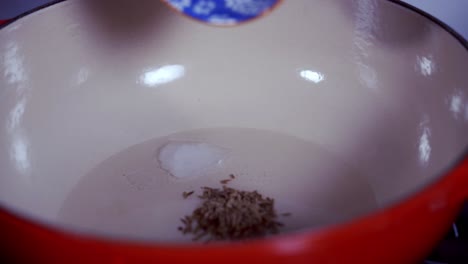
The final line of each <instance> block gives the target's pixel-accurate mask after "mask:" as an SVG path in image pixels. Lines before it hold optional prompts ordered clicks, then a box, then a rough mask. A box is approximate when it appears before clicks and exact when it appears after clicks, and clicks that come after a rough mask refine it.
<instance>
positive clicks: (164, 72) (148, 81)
mask: <svg viewBox="0 0 468 264" xmlns="http://www.w3.org/2000/svg"><path fill="white" fill-rule="evenodd" d="M184 75H185V67H184V66H183V65H178V64H174V65H165V66H162V67H160V68H157V69H150V70H147V71H145V72H144V73H143V74H142V75H141V76H140V78H139V80H138V83H140V84H143V85H145V86H147V87H155V86H158V85H161V84H165V83H169V82H173V81H175V80H177V79H180V78H182V77H183V76H184Z"/></svg>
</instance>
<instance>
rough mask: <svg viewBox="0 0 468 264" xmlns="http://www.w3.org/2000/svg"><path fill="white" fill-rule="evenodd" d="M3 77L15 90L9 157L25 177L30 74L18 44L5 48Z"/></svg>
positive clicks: (28, 149)
mask: <svg viewBox="0 0 468 264" xmlns="http://www.w3.org/2000/svg"><path fill="white" fill-rule="evenodd" d="M2 63H3V68H4V71H3V75H4V77H5V80H6V83H7V85H9V86H11V87H12V88H14V89H15V92H16V96H17V97H16V99H15V100H16V103H15V105H14V106H13V107H12V108H11V110H10V112H9V116H8V120H7V122H6V130H7V134H8V135H9V137H10V138H9V139H8V140H9V142H10V143H11V145H10V146H9V156H10V159H11V160H12V161H13V162H14V164H15V167H16V169H17V170H18V172H20V173H21V174H23V175H27V174H29V171H30V166H31V162H30V154H29V152H30V147H29V144H28V140H27V135H26V133H25V131H24V129H23V128H22V127H21V122H22V119H23V116H24V113H25V111H26V108H27V98H28V92H29V88H28V74H27V71H26V69H25V67H24V58H23V56H22V54H21V47H20V46H19V45H18V44H17V43H16V42H10V43H8V44H7V45H6V46H5V53H4V54H3V62H2Z"/></svg>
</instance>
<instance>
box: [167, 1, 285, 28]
mask: <svg viewBox="0 0 468 264" xmlns="http://www.w3.org/2000/svg"><path fill="white" fill-rule="evenodd" d="M164 1H165V2H167V3H168V4H169V5H170V6H172V7H173V8H175V9H177V10H179V11H180V12H181V13H184V14H185V15H188V16H190V17H192V18H195V19H197V20H200V21H202V22H205V23H208V24H212V25H235V24H238V23H241V22H246V21H248V20H251V19H254V18H256V17H258V16H261V15H262V14H264V13H265V12H266V11H268V10H270V9H272V8H273V7H274V6H275V5H276V4H277V3H278V2H280V1H281V0H164Z"/></svg>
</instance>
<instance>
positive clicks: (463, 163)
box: [0, 0, 468, 254]
mask: <svg viewBox="0 0 468 264" xmlns="http://www.w3.org/2000/svg"><path fill="white" fill-rule="evenodd" d="M66 1H67V0H53V1H51V2H49V3H46V4H44V5H40V6H38V7H36V8H34V9H31V10H29V11H27V12H24V13H22V14H20V15H18V16H16V17H14V18H11V19H7V20H0V30H2V29H3V28H5V27H6V26H7V25H9V24H11V23H14V22H15V21H17V20H19V19H21V18H23V17H25V16H28V15H30V14H32V13H35V12H37V11H40V10H43V9H45V8H48V7H50V6H53V5H56V4H59V3H62V2H66ZM159 1H163V2H165V1H164V0H159ZM387 1H388V2H390V3H392V4H395V5H399V6H401V7H403V8H405V9H407V10H409V11H410V12H414V13H416V14H417V15H420V16H422V17H424V18H425V19H427V20H429V21H431V22H432V23H434V24H436V25H438V26H440V27H441V28H442V29H444V30H445V31H447V32H448V33H449V34H450V35H452V36H453V37H454V38H455V39H456V40H458V42H459V43H460V44H461V45H462V46H463V47H464V48H465V50H466V51H467V52H468V41H467V40H466V39H465V38H464V37H463V36H462V35H461V34H459V33H458V32H457V31H455V30H454V29H453V28H451V27H450V26H448V25H447V24H446V23H444V22H442V21H441V20H439V19H438V18H436V17H434V16H432V15H431V14H429V13H427V12H425V11H423V10H421V9H419V8H417V7H414V6H412V5H410V4H408V3H405V2H402V1H399V0H387ZM283 2H284V1H283V0H280V1H278V4H277V5H279V3H282V4H285V3H283ZM275 8H276V6H275ZM275 8H272V10H273V9H275ZM269 12H270V11H268V12H267V13H269ZM263 15H266V14H263ZM263 15H262V16H263ZM182 16H185V15H182ZM253 20H256V19H253ZM197 22H199V21H197ZM249 22H250V21H249ZM241 24H243V23H241ZM466 175H468V147H467V148H465V150H464V151H463V152H462V153H461V154H460V156H459V157H458V159H456V160H455V161H453V162H452V164H450V165H449V166H447V168H446V169H445V170H443V171H442V172H441V173H440V176H439V177H436V178H435V179H434V180H432V181H430V182H428V183H426V184H424V185H421V186H420V187H419V188H417V189H415V190H414V191H413V192H411V193H410V194H407V195H405V196H403V197H401V198H400V199H399V200H397V201H395V202H393V203H391V204H390V205H388V206H385V207H384V208H381V209H380V210H374V211H372V212H370V213H368V214H365V215H363V216H360V217H357V218H354V219H352V220H349V221H345V222H342V223H338V224H335V225H327V226H324V227H319V228H309V229H306V230H303V231H299V232H293V233H288V234H280V235H277V236H274V237H272V238H268V239H257V240H251V241H247V242H230V243H229V244H226V243H212V244H209V245H200V244H189V243H174V242H159V241H154V242H153V241H149V242H148V241H139V240H128V239H124V238H109V237H107V236H103V235H93V234H83V233H77V232H74V231H70V230H69V229H67V230H65V229H63V228H61V227H57V226H55V225H53V224H50V223H45V222H44V221H41V220H39V219H34V217H29V216H28V215H27V213H20V212H18V211H17V210H15V209H14V208H10V207H8V206H5V205H3V204H1V203H0V219H1V218H3V219H5V220H6V221H9V222H13V223H15V224H16V225H19V226H20V227H22V228H23V229H25V230H28V232H33V233H35V234H37V235H44V236H49V237H50V238H51V239H54V238H55V239H56V240H62V241H70V242H78V243H85V244H90V245H93V246H96V245H97V246H104V247H105V246H109V245H113V246H117V247H121V248H132V249H150V250H151V249H153V250H154V249H160V250H165V251H167V252H166V253H174V252H177V253H180V250H181V249H185V250H189V251H193V252H195V251H198V252H200V251H203V252H206V251H207V250H211V251H212V250H213V249H221V250H223V252H224V250H231V249H232V250H236V251H237V250H242V251H243V252H247V251H248V252H251V253H252V254H255V253H256V252H258V250H262V251H268V252H269V253H271V249H273V248H277V245H278V244H279V243H283V242H284V241H287V242H293V243H294V244H296V243H298V242H301V243H306V244H310V243H316V242H319V241H322V240H324V239H326V237H331V236H338V235H339V234H340V233H343V232H344V233H355V232H359V231H362V230H364V229H365V228H366V226H369V224H372V225H373V226H382V225H383V226H385V225H386V224H388V221H389V219H391V218H399V217H404V215H405V212H407V211H408V210H412V209H413V208H415V206H420V205H422V204H423V203H424V204H427V202H429V201H432V199H431V197H433V196H436V195H437V194H439V193H440V191H441V190H445V191H447V193H450V196H451V197H453V199H451V201H453V202H460V203H462V202H463V201H464V200H467V201H468V177H466ZM463 181H465V185H464V187H463V184H460V182H463ZM390 216H391V217H390ZM327 240H328V239H327ZM172 250H174V252H172ZM177 253H176V254H177Z"/></svg>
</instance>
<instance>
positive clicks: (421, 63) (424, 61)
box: [416, 55, 436, 76]
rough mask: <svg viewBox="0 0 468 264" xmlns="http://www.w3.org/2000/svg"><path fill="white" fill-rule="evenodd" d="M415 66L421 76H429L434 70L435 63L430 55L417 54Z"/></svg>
mask: <svg viewBox="0 0 468 264" xmlns="http://www.w3.org/2000/svg"><path fill="white" fill-rule="evenodd" d="M416 68H417V69H418V70H419V72H420V73H421V74H422V75H423V76H431V75H432V74H433V73H434V72H435V69H436V65H435V62H434V59H433V58H432V56H431V55H429V56H417V57H416Z"/></svg>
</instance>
